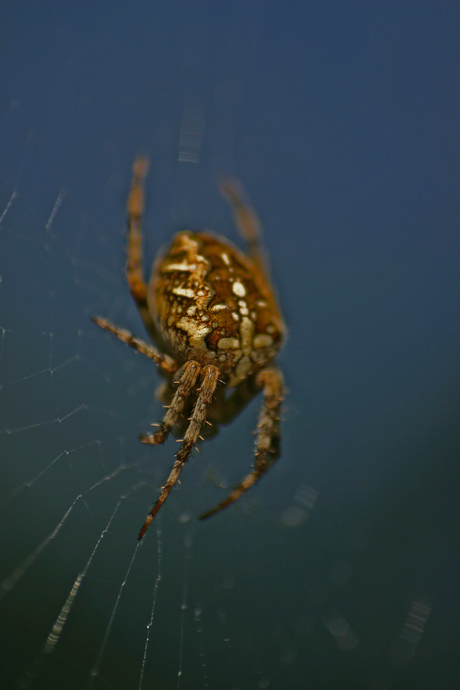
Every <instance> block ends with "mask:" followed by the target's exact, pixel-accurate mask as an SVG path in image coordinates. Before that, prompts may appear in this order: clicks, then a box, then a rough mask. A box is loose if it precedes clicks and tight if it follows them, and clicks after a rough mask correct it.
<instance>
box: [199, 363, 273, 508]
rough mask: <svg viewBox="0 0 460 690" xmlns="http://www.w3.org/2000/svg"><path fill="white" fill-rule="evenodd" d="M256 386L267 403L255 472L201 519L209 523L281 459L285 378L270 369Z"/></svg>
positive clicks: (257, 378)
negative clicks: (280, 422) (280, 435)
mask: <svg viewBox="0 0 460 690" xmlns="http://www.w3.org/2000/svg"><path fill="white" fill-rule="evenodd" d="M256 382H257V383H258V385H260V386H263V389H264V402H263V405H262V409H261V411H260V416H259V423H258V424H257V432H258V433H257V442H256V456H255V463H254V469H253V471H252V472H251V473H250V474H248V475H247V476H246V477H245V478H244V479H243V481H242V482H241V483H240V484H238V486H237V487H236V488H235V489H234V490H233V491H232V493H231V494H230V495H229V496H228V497H227V498H226V499H224V500H223V501H222V502H221V503H219V504H218V505H217V506H215V507H214V508H211V510H208V511H207V512H206V513H203V515H200V520H206V518H209V517H211V515H215V514H216V513H219V512H220V511H221V510H223V509H224V508H227V507H228V506H229V505H231V504H232V503H234V502H235V501H237V500H238V499H239V498H240V496H242V494H244V493H245V492H246V491H247V490H248V489H250V488H251V486H254V484H255V483H256V482H257V481H258V480H259V479H260V477H261V476H262V475H263V474H265V472H267V471H268V470H269V469H270V467H271V466H272V465H273V464H274V462H275V461H276V460H277V459H278V448H279V418H280V408H281V403H282V401H283V376H282V374H281V372H280V371H279V369H276V368H274V367H270V368H267V369H263V370H262V371H260V372H259V373H258V374H257V377H256Z"/></svg>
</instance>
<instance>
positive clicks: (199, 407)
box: [138, 362, 219, 539]
mask: <svg viewBox="0 0 460 690" xmlns="http://www.w3.org/2000/svg"><path fill="white" fill-rule="evenodd" d="M189 364H195V365H196V366H197V367H199V365H198V364H197V363H196V362H189ZM186 372H187V368H186V369H185V371H184V374H182V379H183V378H184V376H185V375H186ZM201 375H202V382H201V388H200V390H199V393H198V398H197V401H196V404H195V407H194V409H193V413H192V416H191V418H190V424H189V425H188V428H187V431H186V432H185V435H184V440H183V442H182V445H181V447H180V449H179V452H178V453H177V456H176V462H175V463H174V466H173V468H172V470H171V474H170V475H169V477H168V480H167V482H166V484H165V485H164V487H163V490H162V492H161V495H160V498H159V499H158V501H157V502H156V503H155V505H154V507H153V508H152V510H151V511H150V513H149V515H148V516H147V520H146V521H145V523H144V526H143V527H142V529H141V531H140V532H139V537H138V538H139V539H142V537H143V536H144V534H145V533H146V531H147V529H148V527H149V525H150V523H151V522H152V520H153V518H154V517H155V515H156V514H157V513H158V511H159V510H160V508H161V506H162V505H163V503H164V502H165V500H166V498H167V496H168V494H169V492H170V491H171V489H172V488H173V486H174V484H175V483H176V480H177V478H178V476H179V474H180V473H181V470H182V468H183V466H184V465H185V463H186V462H187V460H188V459H189V457H190V453H191V452H192V448H193V446H194V445H195V443H196V440H197V438H198V435H199V433H200V429H201V426H202V424H203V422H204V421H205V419H206V409H207V407H208V405H209V404H210V403H211V402H212V396H213V395H214V391H215V390H216V386H217V382H218V380H219V369H218V368H217V367H214V366H212V365H211V364H209V365H207V366H205V367H203V369H202V371H201ZM182 379H181V381H182ZM160 430H161V429H160Z"/></svg>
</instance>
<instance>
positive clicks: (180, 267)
mask: <svg viewBox="0 0 460 690" xmlns="http://www.w3.org/2000/svg"><path fill="white" fill-rule="evenodd" d="M148 169H149V161H148V159H147V158H145V157H138V158H137V159H136V160H135V161H134V164H133V167H132V174H133V177H132V183H131V191H130V194H129V198H128V208H127V213H128V248H127V255H128V258H127V264H126V278H127V281H128V285H129V288H130V291H131V295H132V297H133V298H134V301H135V302H136V304H137V307H138V309H139V312H140V315H141V317H142V320H143V322H144V325H145V327H146V329H147V331H148V332H149V334H150V335H151V338H152V341H153V342H154V343H155V345H157V347H154V346H153V345H150V344H149V343H147V342H145V341H144V340H139V339H138V338H136V337H135V336H134V335H133V334H132V333H130V332H129V331H127V330H125V329H123V328H119V327H118V326H115V325H114V324H113V323H111V322H110V321H108V320H107V319H105V318H102V317H100V316H94V317H93V319H92V320H93V321H94V322H95V323H96V324H97V325H98V326H100V327H101V328H104V329H105V330H106V331H109V332H110V333H113V335H115V336H117V337H118V338H120V340H122V341H123V342H124V343H126V344H127V345H129V346H131V347H133V348H134V349H136V350H137V351H138V352H141V353H142V354H143V355H146V356H147V357H149V358H150V359H152V360H153V361H154V362H155V364H157V366H158V367H160V370H162V372H163V373H164V374H165V376H166V378H167V379H168V380H169V384H168V386H169V396H170V398H169V399H170V403H169V406H167V411H166V414H165V415H164V418H163V421H162V422H161V424H159V425H158V424H153V425H152V426H156V427H158V429H157V431H156V432H155V433H149V434H146V435H144V436H141V437H140V440H141V441H142V442H143V443H148V444H150V445H158V444H160V443H163V442H164V441H165V440H166V438H167V436H168V434H169V432H170V431H171V430H172V428H173V426H174V425H175V424H176V423H179V424H180V423H181V419H180V417H181V416H182V413H185V411H187V410H188V412H189V415H188V414H187V415H186V416H187V421H188V426H186V429H185V434H184V437H183V439H182V441H181V443H182V445H181V447H180V449H179V452H178V453H177V455H176V460H175V462H174V466H173V468H172V470H171V473H170V475H169V477H168V479H167V481H166V484H165V485H164V486H163V487H161V494H160V497H159V498H158V500H157V502H156V503H155V505H154V507H153V508H152V510H151V511H150V513H149V515H148V516H147V519H146V521H145V523H144V525H143V527H142V529H141V531H140V532H139V536H138V538H139V539H142V537H143V536H144V534H145V532H146V531H147V529H148V527H149V525H150V523H151V522H152V520H153V519H154V517H155V515H156V514H157V513H158V511H159V509H160V508H161V506H162V505H163V503H164V501H165V500H166V498H167V496H168V494H169V492H170V491H171V489H172V487H173V486H174V484H175V482H176V480H177V479H178V477H179V474H180V472H181V470H182V468H183V466H184V464H185V462H186V461H187V460H188V458H189V456H190V453H191V451H192V449H193V448H194V446H195V443H196V442H197V439H198V438H200V439H201V440H203V438H202V436H200V431H201V427H202V426H203V424H204V423H205V422H206V423H207V424H208V425H209V426H212V423H211V422H209V419H211V420H212V421H213V422H215V424H219V423H228V422H229V421H231V419H232V418H234V417H235V416H236V415H237V414H238V413H239V412H240V411H241V409H242V408H243V407H244V406H245V405H246V404H247V403H248V402H249V401H250V400H251V398H252V397H253V396H254V395H255V394H256V393H257V392H258V391H260V390H262V391H263V404H262V409H261V411H260V415H259V421H258V424H257V440H256V449H255V463H254V467H253V469H252V471H251V472H250V473H249V474H248V475H247V476H246V477H244V479H243V480H242V481H241V482H240V484H238V486H236V487H235V488H234V489H233V491H232V492H231V493H230V495H229V496H228V497H227V498H225V499H224V500H223V501H222V502H221V503H219V504H218V505H217V506H215V507H214V508H212V509H211V510H208V511H207V512H205V513H203V514H202V515H200V519H205V518H208V517H210V516H211V515H215V514H216V513H218V512H219V511H221V510H223V509H224V508H226V507H227V506H229V505H231V504H232V503H234V502H235V501H236V500H237V499H238V498H239V497H240V496H241V495H242V494H243V493H245V492H246V491H247V490H248V489H249V488H250V487H251V486H253V485H254V484H255V483H256V482H257V481H258V480H259V479H260V477H261V476H262V475H263V474H264V473H265V472H266V471H267V470H268V469H270V467H271V466H272V465H273V463H274V462H275V461H276V460H277V458H278V455H279V435H280V434H279V421H280V408H281V403H282V400H283V392H284V391H283V376H282V374H281V372H280V370H279V369H278V368H277V367H276V365H275V364H273V363H272V360H273V359H274V357H275V355H276V354H277V352H278V351H279V349H280V348H281V345H282V344H283V340H284V337H285V333H286V328H285V325H284V321H283V318H282V316H281V313H280V309H279V307H278V305H277V301H276V298H275V295H274V291H273V288H272V285H271V280H270V271H269V266H268V260H267V257H266V254H265V250H264V248H263V245H262V230H261V225H260V222H259V219H258V217H257V215H256V213H255V211H254V210H253V209H252V207H251V206H250V204H249V202H248V201H247V200H246V198H245V194H244V190H243V188H242V186H241V185H240V184H239V183H238V182H237V181H236V180H232V179H225V180H224V181H223V182H222V183H221V186H220V189H221V192H222V195H223V196H224V197H225V198H226V200H227V201H228V202H229V204H230V206H231V208H232V211H233V216H234V220H235V224H236V226H237V228H238V230H239V232H240V234H241V235H242V237H243V239H244V240H245V241H246V244H247V248H248V255H246V254H244V253H243V252H242V251H241V250H240V249H238V248H237V247H236V246H234V245H233V244H231V243H230V242H229V241H228V240H227V239H225V238H223V237H221V236H220V235H217V234H215V233H213V232H210V231H206V232H202V231H200V232H191V231H185V232H179V233H177V234H176V235H175V236H174V238H173V241H172V244H171V246H170V247H169V249H167V250H166V252H163V253H160V254H159V256H158V257H157V258H156V260H155V262H154V264H153V267H152V272H151V276H150V281H149V283H148V285H147V284H146V283H145V281H144V275H143V273H144V272H143V265H142V242H143V240H142V216H143V212H144V182H145V178H146V175H147V173H148ZM218 384H224V385H225V388H224V387H223V386H222V385H221V386H218ZM173 386H176V388H175V390H174V388H173ZM228 389H233V390H232V392H231V393H230V394H227V393H226V390H228ZM192 394H193V395H195V396H196V402H195V404H194V406H193V407H192V406H191V405H190V400H191V399H192ZM164 395H168V393H166V394H164ZM164 395H163V397H164ZM189 396H190V397H189ZM213 401H214V404H212V403H213ZM206 417H208V419H206ZM208 428H209V427H208ZM202 433H204V431H203V432H202ZM211 433H212V432H211Z"/></svg>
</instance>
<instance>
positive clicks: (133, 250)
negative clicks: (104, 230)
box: [126, 157, 149, 313]
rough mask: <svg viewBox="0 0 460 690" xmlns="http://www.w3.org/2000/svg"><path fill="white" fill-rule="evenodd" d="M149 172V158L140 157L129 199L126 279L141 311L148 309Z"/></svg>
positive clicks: (135, 163)
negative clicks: (145, 229)
mask: <svg viewBox="0 0 460 690" xmlns="http://www.w3.org/2000/svg"><path fill="white" fill-rule="evenodd" d="M148 170H149V161H148V159H147V158H143V157H139V158H136V160H135V161H134V163H133V167H132V172H133V179H132V182H131V191H130V193H129V197H128V207H127V211H128V248H127V253H128V259H127V262H126V278H127V280H128V284H129V288H130V290H131V294H132V296H133V298H134V300H135V301H136V303H137V306H138V307H139V310H140V311H141V313H142V311H143V309H147V285H146V283H145V281H144V276H143V266H142V216H143V214H144V205H145V194H144V180H145V178H146V176H147V173H148Z"/></svg>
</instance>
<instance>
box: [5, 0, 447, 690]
mask: <svg viewBox="0 0 460 690" xmlns="http://www.w3.org/2000/svg"><path fill="white" fill-rule="evenodd" d="M1 15H2V17H1V29H0V37H1V49H0V50H1V61H0V64H1V67H0V99H1V100H0V122H1V128H0V159H1V161H2V164H1V171H0V202H1V203H0V211H1V212H3V211H6V212H5V214H4V216H3V218H2V222H1V228H0V257H1V258H0V273H1V275H2V282H1V283H0V300H1V302H0V309H1V312H0V334H1V335H2V340H1V369H0V384H1V387H2V388H1V391H0V393H1V401H2V402H1V404H2V407H1V414H2V417H1V424H0V443H1V446H2V450H1V460H0V462H1V464H2V468H1V474H2V489H1V501H0V519H1V524H2V529H1V537H0V540H1V542H0V553H1V554H2V557H1V563H0V577H1V578H2V579H3V578H4V579H3V585H2V590H1V592H0V616H1V620H2V622H1V644H0V650H1V652H0V653H1V655H2V660H1V670H0V674H1V677H2V687H16V685H18V686H19V687H26V686H29V685H31V686H32V687H34V688H47V689H50V688H62V687H66V688H83V687H94V688H99V687H100V688H127V687H129V688H137V687H140V685H139V683H140V674H141V667H142V659H143V655H144V647H145V642H146V633H147V625H148V623H149V620H150V616H151V610H152V602H153V601H155V609H154V617H153V624H152V626H151V628H150V637H149V644H148V649H147V660H146V662H145V666H144V675H143V686H142V687H149V688H150V687H152V688H153V687H158V688H159V687H162V688H166V687H179V688H182V689H183V690H185V689H186V688H207V687H209V688H228V689H229V690H244V689H246V688H247V689H249V688H262V689H263V688H283V690H286V689H288V688H299V687H312V688H339V687H340V688H353V689H354V690H355V689H357V688H363V689H366V690H387V689H388V690H389V689H390V688H391V689H394V688H403V689H405V690H406V689H409V688H417V689H420V688H433V687H439V688H450V687H452V688H454V687H456V680H457V679H458V670H459V669H458V662H457V661H456V659H457V656H458V615H459V611H460V602H459V587H458V572H459V566H460V562H459V561H460V559H459V552H458V543H459V536H460V535H459V519H458V494H459V488H460V481H459V470H458V459H459V450H460V443H459V441H460V439H459V429H460V425H459V395H458V391H459V373H460V372H459V344H460V343H459V340H460V338H459V316H460V291H459V287H460V285H459V283H460V278H459V277H460V272H459V258H460V257H459V249H460V240H459V217H460V214H459V199H460V195H459V182H460V179H459V178H460V175H459V172H460V169H459V137H460V135H459V127H458V123H459V119H460V112H459V111H460V107H459V106H460V103H459V93H460V88H459V87H460V84H459V71H460V60H459V58H460V54H459V53H460V10H459V7H458V4H457V3H455V2H448V1H445V2H423V1H419V2H403V1H401V2H398V3H391V2H306V3H301V2H291V3H281V2H257V1H253V0H251V1H250V2H238V1H233V2H231V3H230V2H218V3H216V2H214V3H213V2H174V1H171V2H160V1H157V2H129V3H128V2H118V3H113V2H98V3H89V2H68V3H57V2H27V3H25V2H24V3H19V2H14V3H13V2H5V3H4V4H3V6H2V10H1ZM190 131H192V132H194V134H193V136H192V139H189V140H185V139H184V135H183V133H184V132H190ZM181 132H182V138H181ZM184 141H185V143H184ZM187 141H188V143H187ZM190 141H191V142H192V145H190ZM187 146H188V148H187ZM184 150H186V152H188V153H190V151H191V152H192V154H193V157H194V162H186V161H183V160H181V155H180V154H181V152H182V158H183V154H184ZM139 151H145V152H147V153H148V154H149V155H150V157H151V159H152V167H151V173H150V176H149V178H148V182H147V198H148V208H147V214H146V225H145V234H146V262H147V264H150V263H151V261H152V260H153V257H154V255H155V253H156V251H157V249H158V248H159V246H161V245H162V244H163V243H164V242H166V241H167V240H168V238H169V237H170V236H171V233H172V232H174V231H175V230H177V229H180V228H185V227H191V228H204V227H212V228H213V229H215V230H217V231H219V232H222V231H225V233H226V234H227V235H228V236H229V237H230V239H232V240H233V241H238V238H237V235H236V231H235V230H234V228H233V227H232V222H231V215H230V212H229V210H228V208H227V207H226V205H225V203H224V202H223V201H222V199H221V198H220V197H219V194H218V192H217V190H216V180H217V178H218V176H219V174H221V173H222V171H226V172H228V173H230V174H233V175H236V176H238V177H239V178H240V179H241V180H242V181H243V183H244V185H245V187H246V190H247V192H248V194H249V196H250V198H251V199H252V202H253V204H254V205H255V207H256V208H257V209H258V211H259V213H260V216H261V219H262V221H263V223H264V227H265V237H266V243H267V246H268V249H269V251H270V254H271V262H272V268H273V273H274V276H275V279H276V283H277V287H278V290H279V293H280V299H281V303H282V306H283V309H284V313H285V317H286V320H287V323H288V327H289V340H288V342H287V345H286V347H285V348H284V350H283V351H282V353H281V355H280V356H279V363H280V365H281V366H282V368H283V371H284V373H285V378H286V382H287V386H288V388H289V395H288V396H287V398H286V402H285V406H284V411H283V445H282V456H281V458H280V460H279V462H278V463H277V465H276V466H275V467H274V468H273V469H272V470H271V472H270V473H269V475H267V477H265V478H264V479H263V480H262V481H261V482H260V484H259V485H258V486H257V487H256V488H255V489H253V490H252V491H251V492H250V493H249V494H248V495H247V496H246V497H244V499H242V500H241V501H240V502H239V503H238V504H237V505H235V507H234V508H232V509H230V510H228V511H226V512H225V513H223V514H222V515H220V516H218V517H216V518H214V519H213V520H211V521H209V522H206V523H199V522H198V521H197V520H196V519H195V518H196V515H197V514H199V513H200V512H201V511H202V510H204V509H206V508H209V507H210V506H212V505H214V503H215V502H217V501H218V500H220V499H221V497H223V495H225V492H224V491H223V490H222V488H219V485H222V484H226V485H227V486H231V485H233V484H235V483H236V482H237V481H238V480H239V478H240V477H241V476H243V475H244V474H245V473H246V471H247V469H248V467H249V466H250V464H251V462H252V445H253V436H252V435H251V432H252V430H253V429H254V427H255V424H256V417H257V410H258V406H259V404H260V399H259V400H256V401H254V402H253V403H252V404H251V406H250V407H249V408H248V410H247V411H245V413H244V414H242V415H241V416H240V417H239V418H238V419H237V420H236V421H235V422H234V423H233V424H232V425H231V426H230V427H228V428H223V429H222V430H221V432H220V434H219V435H218V436H217V437H215V438H214V439H212V440H210V441H208V442H207V443H206V444H204V445H203V446H202V448H201V454H200V455H199V456H198V455H196V456H195V457H194V459H193V460H192V461H191V462H190V463H189V464H188V466H187V467H186V468H185V470H184V472H183V474H182V477H181V481H182V484H181V487H180V489H179V490H177V491H174V492H173V493H172V494H171V496H170V498H169V499H168V501H167V503H166V504H165V506H164V508H163V509H162V511H161V514H160V518H159V520H158V521H157V522H156V525H154V528H151V529H150V530H149V533H148V534H147V537H146V539H145V540H144V542H143V544H142V546H141V548H139V549H138V550H136V548H137V544H136V535H137V532H138V530H139V527H140V525H141V524H142V521H143V519H144V516H145V514H146V512H147V510H148V509H149V507H150V506H151V504H152V502H153V501H154V500H155V497H156V496H157V491H158V487H159V486H160V485H161V484H162V483H163V482H164V479H165V477H166V476H167V473H168V470H169V467H170V466H171V463H172V457H173V454H174V452H175V448H174V442H173V440H171V441H169V442H168V443H167V444H166V445H165V447H164V448H161V449H151V448H146V447H145V446H142V445H141V444H140V443H139V442H138V441H137V436H138V434H139V433H142V432H145V431H146V430H148V426H149V424H150V423H151V422H153V421H158V419H159V418H160V417H161V415H162V408H161V404H160V403H159V402H158V401H157V400H156V399H155V398H154V394H153V393H154V390H155V387H156V385H157V383H158V377H157V374H156V372H155V370H154V369H153V367H152V366H151V363H150V362H149V361H148V360H144V358H142V357H140V356H137V355H136V354H135V353H134V352H132V351H129V350H128V349H127V348H126V347H124V346H123V345H122V344H121V343H119V342H117V341H115V340H114V339H111V338H110V337H109V336H108V335H106V334H104V333H102V332H101V331H99V330H98V329H96V327H95V326H92V324H91V323H90V321H89V319H90V316H91V315H93V314H95V313H99V314H103V315H105V316H108V317H109V318H110V319H111V320H113V321H115V322H116V323H117V324H119V325H120V326H123V327H126V328H129V329H131V330H132V331H134V332H135V333H136V334H137V335H139V336H140V337H145V334H144V332H143V329H142V324H141V321H140V318H139V316H138V315H137V312H136V309H135V307H134V305H133V304H132V301H131V299H130V296H129V291H128V289H127V286H126V283H125V280H124V276H123V266H124V243H125V240H124V228H123V224H124V215H125V203H126V195H127V192H128V189H129V183H130V166H131V163H132V160H133V158H134V156H135V155H136V154H137V153H138V152H139ZM60 194H61V196H59V195H60ZM12 195H13V196H12ZM58 198H59V199H60V202H61V201H62V203H59V204H58V208H57V209H56V213H55V214H54V215H53V216H52V217H51V215H52V210H53V207H54V206H55V203H56V200H57V199H58ZM9 201H11V204H10V206H8V203H9ZM305 497H307V498H305ZM69 510H70V512H68V511H69ZM112 517H113V519H112ZM155 527H157V532H155ZM101 537H102V538H101ZM160 538H161V544H160ZM160 546H161V548H159V547H160ZM133 556H134V560H133V561H132V559H133ZM131 563H132V565H131V566H130V564H131ZM79 574H83V577H82V580H81V585H80V587H79V589H78V594H77V595H76V597H75V598H74V600H73V603H72V605H71V609H70V613H69V614H68V617H67V619H66V623H65V626H64V628H63V630H62V633H61V634H60V637H59V640H58V642H57V644H56V646H55V648H54V651H53V652H52V653H43V652H42V651H41V650H42V648H43V645H44V643H45V641H46V639H47V636H48V635H49V633H50V631H51V628H52V626H53V624H54V623H55V621H56V619H57V618H58V616H59V614H60V612H61V610H62V607H63V606H64V605H65V603H66V600H67V597H68V596H69V592H71V590H72V586H73V584H74V583H75V581H76V578H77V577H78V575H79ZM158 575H160V576H161V578H158ZM125 582H126V584H124V583H125ZM12 583H13V585H14V586H12ZM155 583H156V589H155ZM414 602H415V604H414ZM416 604H418V605H419V607H421V609H420V608H419V609H416V608H415V609H414V605H416ZM416 610H419V611H420V610H422V611H424V612H425V613H424V614H423V615H422V616H421V620H418V623H417V625H418V626H419V628H420V629H419V630H418V632H417V625H416V626H415V628H411V627H410V626H411V625H412V624H413V623H414V622H415V621H416V619H415V618H414V615H415V614H414V611H416ZM411 612H412V617H411ZM428 614H429V616H428ZM424 618H427V620H425V619H424ZM111 620H112V623H110V621H111ZM109 626H110V627H109ZM92 669H94V673H93V675H91V670H92ZM179 672H180V675H178V674H179Z"/></svg>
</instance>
